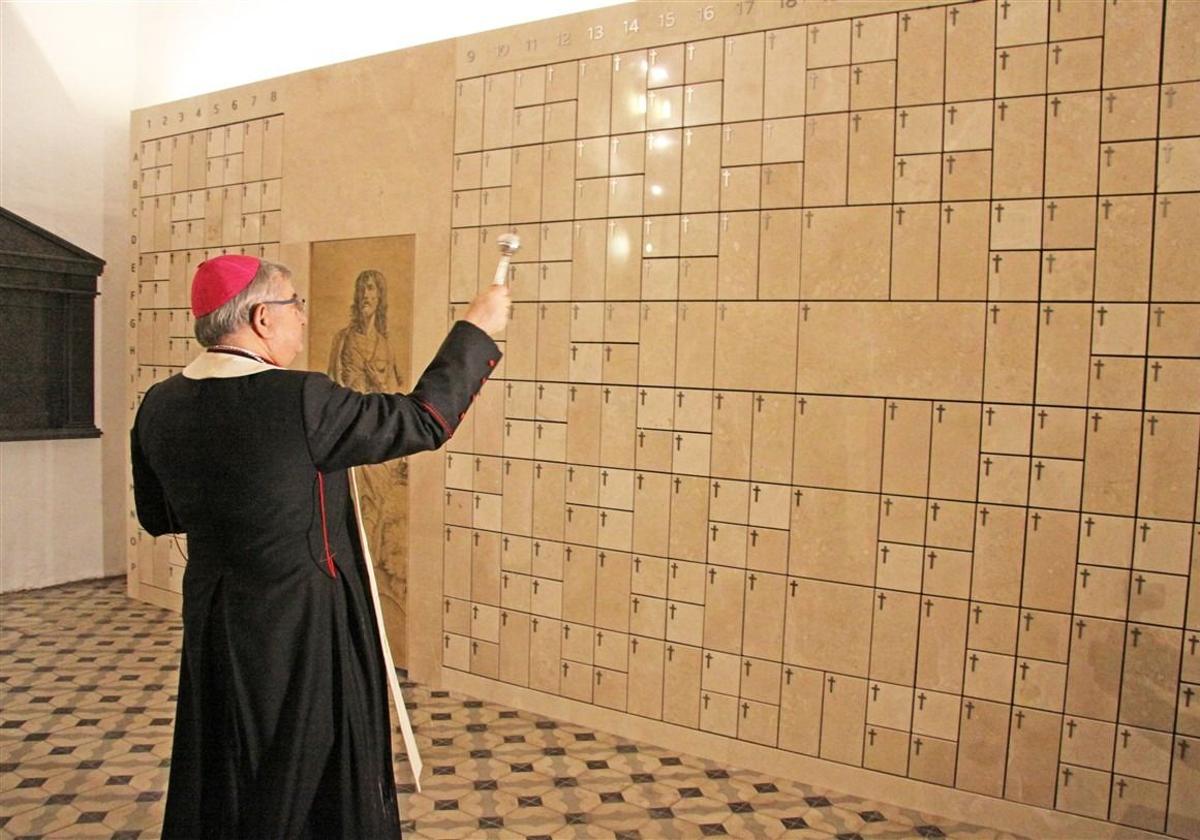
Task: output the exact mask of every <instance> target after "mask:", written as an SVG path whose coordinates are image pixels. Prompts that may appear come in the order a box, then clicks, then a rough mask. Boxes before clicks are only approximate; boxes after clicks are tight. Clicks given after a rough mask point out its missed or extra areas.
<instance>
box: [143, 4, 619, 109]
mask: <svg viewBox="0 0 1200 840" xmlns="http://www.w3.org/2000/svg"><path fill="white" fill-rule="evenodd" d="M608 5H615V4H614V3H613V2H612V0H507V2H505V0H416V2H396V0H390V1H389V2H384V1H383V0H338V2H335V3H330V2H313V1H312V0H301V2H297V0H290V2H289V0H181V1H180V2H144V3H139V4H137V20H138V37H137V43H138V47H139V63H138V64H139V66H138V73H137V87H136V90H135V92H134V99H135V102H134V107H141V106H144V105H150V104H154V103H156V102H165V101H170V100H173V99H179V98H182V97H186V96H192V95H195V94H198V93H204V92H207V91H211V90H220V89H222V88H227V87H232V86H234V85H239V84H245V83H247V82H253V81H257V80H259V79H266V78H271V77H273V76H279V75H283V74H285V73H293V72H296V71H299V70H307V69H310V68H312V67H320V66H322V65H325V64H334V63H336V62H339V61H347V60H350V59H354V58H361V57H363V56H366V55H375V54H378V53H382V52H389V51H391V50H397V49H401V48H403V47H409V46H413V45H416V44H426V43H430V42H432V41H440V40H443V39H445V38H453V37H456V36H459V35H467V34H471V33H475V32H485V31H487V30H489V29H498V28H500V27H504V26H511V25H514V24H519V23H526V22H529V21H535V20H542V19H545V18H550V17H558V16H559V15H566V14H572V13H574V12H578V11H582V10H585V9H594V8H599V7H601V6H608Z"/></svg>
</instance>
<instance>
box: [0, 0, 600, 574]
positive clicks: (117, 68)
mask: <svg viewBox="0 0 1200 840" xmlns="http://www.w3.org/2000/svg"><path fill="white" fill-rule="evenodd" d="M605 5H612V3H611V0H510V2H508V3H497V2H494V0H450V2H440V3H429V4H421V6H416V7H414V6H413V5H410V4H401V3H384V2H379V0H342V2H339V3H337V4H329V3H326V2H312V0H307V2H297V0H291V2H283V0H200V1H199V2H197V1H195V0H194V1H193V2H183V3H180V2H177V3H151V2H113V1H111V0H87V1H86V2H84V1H77V2H71V1H69V0H64V2H54V3H47V2H37V1H36V0H4V2H0V205H2V206H4V207H5V208H7V209H8V210H11V211H12V212H14V213H16V214H18V215H20V216H23V217H25V218H27V219H29V220H30V221H32V222H34V223H35V224H38V225H40V226H42V227H44V228H46V229H47V230H50V231H52V232H53V233H55V234H58V235H59V236H61V237H63V238H65V239H67V240H69V241H71V242H73V243H75V244H77V245H79V246H80V247H82V248H84V249H86V250H88V251H91V252H92V253H94V254H96V255H98V256H100V257H101V258H103V259H105V260H107V261H108V263H109V265H108V269H107V270H108V274H109V276H111V277H112V278H113V279H112V280H111V282H109V281H107V279H106V278H102V279H101V283H100V289H101V296H100V298H99V299H98V302H97V310H96V311H97V321H96V324H97V330H96V337H97V352H96V374H97V376H96V383H97V385H96V387H97V425H98V426H99V427H100V429H101V430H102V431H103V432H104V436H103V437H102V438H101V439H100V440H77V441H34V442H22V443H3V444H0V592H4V591H9V590H13V589H25V588H30V587H37V586H49V585H52V584H56V583H62V582H64V581H70V580H81V579H85V578H92V577H99V576H102V575H112V574H119V573H121V572H123V571H124V568H125V552H124V547H123V545H124V528H125V526H124V522H125V516H126V510H125V498H126V495H125V493H126V486H127V484H128V481H129V478H128V472H129V468H128V465H127V462H126V458H127V455H126V436H127V434H128V430H127V429H126V413H125V410H124V407H123V401H124V399H125V385H124V382H125V379H124V373H125V371H124V367H123V366H124V359H125V357H124V354H123V353H122V350H121V348H122V346H123V345H124V339H125V333H124V328H123V323H122V322H123V319H124V306H123V302H122V299H121V294H122V292H123V284H124V281H125V277H126V274H125V273H124V272H122V271H121V270H120V268H121V265H122V264H123V262H124V260H125V258H126V255H127V254H126V243H127V242H128V236H129V226H128V212H129V206H128V201H129V192H128V179H129V167H128V156H129V112H130V110H132V109H134V108H140V107H143V106H146V105H153V104H156V103H159V102H167V101H171V100H174V99H181V98H184V97H188V96H193V95H196V94H200V93H205V92H208V91H212V90H220V89H222V88H226V87H231V86H234V85H239V84H245V83H247V82H253V81H257V80H260V79H266V78H271V77H273V76H278V75H283V74H286V73H292V72H296V71H299V70H305V69H309V68H312V67H318V66H321V65H325V64H331V63H334V62H339V61H347V60H350V59H353V58H360V57H363V56H366V55H374V54H376V53H381V52H387V51H390V50H396V49H400V48H402V47H405V46H411V45H414V44H421V43H428V42H430V41H436V40H441V39H443V38H450V37H454V36H457V35H463V34H468V33H472V32H481V31H485V30H488V29H494V28H497V27H501V26H510V25H512V24H516V23H521V22H523V21H532V20H540V19H542V18H547V17H553V16H557V15H565V14H571V13H574V12H578V11H581V10H583V9H588V8H596V7H599V6H605Z"/></svg>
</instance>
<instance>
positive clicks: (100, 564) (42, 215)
mask: <svg viewBox="0 0 1200 840" xmlns="http://www.w3.org/2000/svg"><path fill="white" fill-rule="evenodd" d="M135 25H136V15H135V8H134V7H133V6H125V5H122V4H103V5H102V4H95V5H92V4H79V3H65V4H60V3H44V4H14V3H0V103H2V104H0V107H2V109H3V110H2V113H0V205H3V206H4V207H5V208H6V209H8V210H11V211H12V212H14V213H16V214H17V215H19V216H23V217H25V218H27V219H29V220H30V221H32V222H34V223H35V224H38V225H41V226H42V227H44V228H46V229H47V230H50V231H51V232H53V233H55V234H58V235H59V236H61V237H63V238H65V239H67V240H69V241H71V242H73V243H75V244H76V245H79V246H80V247H81V248H84V249H86V250H88V251H91V252H92V253H93V254H97V255H98V256H100V257H102V258H104V259H106V260H109V263H110V264H109V266H108V272H109V273H110V274H112V275H113V276H115V277H123V275H121V274H120V273H118V272H116V271H115V269H117V268H118V266H117V265H116V264H115V262H120V261H121V260H123V258H124V254H123V251H122V250H121V246H122V242H123V241H124V238H125V237H126V236H127V235H128V230H127V228H128V224H127V222H126V218H127V215H128V212H129V211H128V190H127V188H126V184H125V179H126V178H127V177H128V166H127V162H126V160H127V158H128V155H129V114H128V112H129V109H130V107H131V101H132V93H133V84H134V68H135V64H136V56H135V54H134V52H133V51H132V50H130V49H129V48H128V44H129V34H128V33H129V32H130V31H131V30H132V29H133V27H134V26H135ZM114 254H115V255H117V259H116V260H115V262H114V259H113V257H112V255H114ZM116 285H117V283H116V281H113V283H110V282H108V280H107V278H101V281H100V290H101V296H100V297H99V298H98V299H97V305H96V314H97V320H96V339H97V352H96V382H97V395H98V397H99V399H98V401H97V406H96V410H97V411H96V413H97V420H96V422H97V425H98V426H99V427H100V428H101V429H102V430H103V431H104V433H105V435H104V437H103V438H101V439H99V440H95V439H92V440H66V441H29V442H19V443H3V444H0V591H8V590H12V589H25V588H30V587H37V586H48V585H51V584H55V583H62V582H64V581H69V580H78V579H81V578H90V577H99V576H101V575H110V574H117V573H120V572H121V571H123V569H124V560H123V557H122V554H121V551H120V544H121V539H122V535H121V534H119V533H118V532H119V530H120V529H119V527H118V526H119V523H120V521H121V520H120V519H119V518H116V517H120V516H121V513H120V506H121V503H122V501H123V495H124V494H123V492H121V486H120V484H119V483H118V484H115V485H111V483H110V482H106V481H105V477H106V475H108V474H111V475H112V476H120V475H122V474H123V469H122V463H121V462H122V461H123V459H124V453H123V452H122V451H121V447H120V446H119V442H120V439H121V438H122V437H123V434H124V430H123V429H122V428H121V426H122V425H123V424H124V419H123V415H122V414H121V412H120V407H119V404H114V403H113V401H112V400H111V399H106V397H107V396H109V395H114V394H115V395H118V398H119V395H120V393H121V381H122V375H121V359H122V356H121V353H120V345H121V344H123V338H124V333H123V331H122V329H121V320H122V318H123V308H122V301H121V297H122V291H123V290H122V289H121V288H119V286H117V287H115V288H114V286H116ZM118 480H119V479H118ZM106 491H107V492H106ZM106 524H107V525H110V526H111V527H107V528H106Z"/></svg>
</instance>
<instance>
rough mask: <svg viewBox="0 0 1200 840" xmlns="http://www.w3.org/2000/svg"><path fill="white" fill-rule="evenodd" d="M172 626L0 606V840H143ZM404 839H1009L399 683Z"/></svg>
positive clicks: (115, 611)
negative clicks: (416, 766) (404, 740)
mask: <svg viewBox="0 0 1200 840" xmlns="http://www.w3.org/2000/svg"><path fill="white" fill-rule="evenodd" d="M179 631H180V625H179V618H178V616H176V615H175V614H173V613H169V612H164V611H160V610H157V609H155V608H153V607H148V606H146V605H144V604H140V603H137V602H135V601H131V600H129V599H128V598H126V597H125V594H124V580H123V579H109V580H105V581H97V582H89V583H81V584H71V585H68V586H61V587H55V588H52V589H44V590H41V591H37V592H24V593H13V594H9V595H5V596H3V597H0V837H39V836H48V837H112V838H151V837H157V836H158V835H159V826H160V824H161V820H162V808H163V799H164V790H165V788H166V783H167V767H168V766H169V763H170V745H171V725H172V715H173V713H174V694H173V692H174V690H175V685H176V681H177V679H178V677H177V671H178V659H179V657H178V646H179ZM405 690H406V693H407V696H408V701H409V706H410V709H411V710H412V717H413V724H414V726H415V728H416V731H417V739H418V741H419V742H420V745H421V748H422V755H423V756H424V759H425V766H426V776H425V780H424V785H423V790H422V792H421V793H419V794H418V793H414V792H413V786H412V785H411V784H405V782H406V781H409V773H408V769H407V766H406V763H405V759H404V757H403V756H402V755H400V754H398V755H397V765H398V768H397V774H398V778H399V779H400V781H401V797H400V808H401V813H402V815H403V816H404V818H405V823H404V828H405V834H406V835H408V836H413V837H430V838H450V837H480V838H484V837H486V838H533V837H569V838H584V837H617V838H647V839H649V838H676V837H678V838H686V837H702V836H724V835H728V836H732V837H753V838H760V837H761V838H776V837H812V838H820V837H825V838H828V837H834V836H836V837H840V838H854V837H863V838H867V837H886V838H900V837H944V836H949V837H963V838H984V837H988V838H992V837H1005V836H1008V835H1001V834H997V833H996V832H993V831H990V830H985V829H979V828H975V827H972V826H967V825H963V824H960V823H955V822H952V821H949V820H945V819H942V818H939V817H936V816H932V815H929V814H921V813H917V812H914V811H909V810H905V809H902V808H897V807H894V806H890V805H885V804H882V803H879V802H871V801H868V800H864V799H861V798H858V797H854V796H847V795H844V794H839V793H834V792H832V791H827V790H818V789H816V788H812V787H809V786H807V785H803V784H800V783H797V782H791V781H787V780H783V779H774V778H769V777H767V776H762V775H760V774H757V773H752V772H750V771H746V770H739V769H736V768H733V767H721V766H719V765H717V764H715V763H713V762H710V761H706V760H704V759H700V758H695V757H693V756H689V755H682V754H680V753H676V752H673V751H671V750H668V749H664V748H662V747H657V746H652V745H649V744H637V743H631V742H629V741H626V740H625V739H622V738H618V737H616V736H613V735H607V734H605V733H602V732H593V731H590V730H588V729H586V728H584V727H580V726H575V725H573V724H568V723H559V722H556V721H553V720H549V719H546V718H542V717H539V716H537V715H533V714H530V713H527V712H519V711H515V710H513V709H508V708H505V707H503V706H498V705H496V704H493V703H486V702H483V701H481V700H475V699H472V698H468V697H462V696H458V695H454V694H450V693H448V692H442V691H429V690H427V689H425V688H424V687H422V686H419V685H415V684H412V683H405Z"/></svg>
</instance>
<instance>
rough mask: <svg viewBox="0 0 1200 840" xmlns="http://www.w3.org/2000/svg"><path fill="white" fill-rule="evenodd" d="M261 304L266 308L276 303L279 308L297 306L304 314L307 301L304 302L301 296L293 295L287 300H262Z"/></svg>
mask: <svg viewBox="0 0 1200 840" xmlns="http://www.w3.org/2000/svg"><path fill="white" fill-rule="evenodd" d="M259 303H260V304H263V305H264V306H265V305H266V304H269V303H274V304H277V305H279V306H284V305H291V306H295V307H296V309H298V310H299V311H301V312H303V311H304V304H305V300H304V298H302V297H300V295H292V296H291V297H290V298H288V299H287V300H260V301H259Z"/></svg>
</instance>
